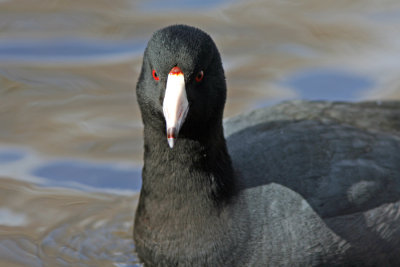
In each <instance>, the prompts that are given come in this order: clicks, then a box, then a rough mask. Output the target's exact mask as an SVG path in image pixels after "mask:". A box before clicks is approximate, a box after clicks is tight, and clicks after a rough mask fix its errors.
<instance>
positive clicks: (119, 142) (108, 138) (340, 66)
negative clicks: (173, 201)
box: [0, 0, 400, 266]
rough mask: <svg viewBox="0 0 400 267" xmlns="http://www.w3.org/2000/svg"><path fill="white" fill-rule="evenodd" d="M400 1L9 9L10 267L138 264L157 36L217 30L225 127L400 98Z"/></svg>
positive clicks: (2, 75) (0, 230)
mask: <svg viewBox="0 0 400 267" xmlns="http://www.w3.org/2000/svg"><path fill="white" fill-rule="evenodd" d="M399 11H400V3H398V1H394V0H387V1H384V2H382V3H381V4H380V6H379V8H376V3H375V1H372V0H362V1H361V0H356V1H347V0H344V1H339V2H338V1H335V2H326V1H316V0H308V1H301V2H296V1H278V0H277V1H256V0H254V1H253V0H252V1H242V2H240V1H234V2H229V1H213V2H212V3H211V1H205V2H204V1H202V2H201V1H180V0H179V1H172V2H171V1H168V2H164V1H158V0H154V1H135V0H133V1H131V0H129V1H128V0H115V1H112V3H111V2H110V1H103V0H82V1H79V3H72V2H70V1H56V2H55V1H47V0H45V1H39V2H37V1H28V0H20V1H0V28H1V29H2V30H1V33H0V96H1V98H0V99H1V102H0V144H2V145H0V177H4V178H0V191H1V192H0V200H1V201H0V265H1V266H42V265H46V266H71V265H72V266H134V265H135V264H136V258H135V255H134V252H133V250H134V244H133V243H132V240H131V232H132V222H133V214H134V209H135V204H136V198H137V192H138V189H139V188H140V183H141V181H140V167H138V166H140V165H141V162H142V159H141V158H142V137H141V134H142V126H141V119H140V114H139V109H138V107H137V105H136V100H135V93H134V88H135V83H136V80H137V77H138V73H139V70H140V64H141V55H142V52H143V49H144V47H145V44H146V41H147V40H148V39H149V37H150V36H151V33H152V32H153V31H154V30H156V29H158V28H160V27H163V26H166V25H169V24H174V23H187V24H191V25H195V26H198V27H200V28H202V29H204V30H206V31H207V32H209V33H210V34H211V35H212V37H213V38H214V40H215V41H216V43H217V45H218V47H219V48H220V51H221V54H222V58H223V63H224V67H225V69H226V76H227V82H228V99H227V106H226V112H225V116H231V115H233V114H236V113H239V112H242V111H244V110H248V109H252V108H254V107H259V106H265V105H270V104H273V103H276V102H278V101H282V100H285V99H294V98H306V99H327V100H342V101H357V100H362V99H371V98H372V99H400V90H399V86H398V84H399V83H400V78H399V77H400V73H399V72H400V66H399V61H398V57H397V55H398V54H399V53H400V46H399V39H398V36H400V34H399V33H400V27H399V26H400V25H399V24H400V20H399V19H398V16H397V15H398V14H399Z"/></svg>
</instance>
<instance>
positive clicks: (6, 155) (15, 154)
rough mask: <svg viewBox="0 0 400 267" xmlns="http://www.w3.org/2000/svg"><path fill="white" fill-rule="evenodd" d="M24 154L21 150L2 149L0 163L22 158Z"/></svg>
mask: <svg viewBox="0 0 400 267" xmlns="http://www.w3.org/2000/svg"><path fill="white" fill-rule="evenodd" d="M24 156H25V154H24V153H23V152H22V151H15V150H3V151H0V164H4V163H11V162H15V161H19V160H21V159H23V158H24Z"/></svg>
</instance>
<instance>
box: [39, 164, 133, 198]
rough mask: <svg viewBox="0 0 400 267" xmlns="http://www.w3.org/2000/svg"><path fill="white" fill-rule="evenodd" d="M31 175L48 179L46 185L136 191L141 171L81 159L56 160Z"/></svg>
mask: <svg viewBox="0 0 400 267" xmlns="http://www.w3.org/2000/svg"><path fill="white" fill-rule="evenodd" d="M32 174H33V175H35V176H38V177H43V178H46V179H48V183H47V184H46V185H49V186H54V185H56V186H65V187H74V188H79V186H78V185H77V184H81V185H83V186H89V187H92V188H98V189H117V190H133V191H138V190H139V189H140V187H141V171H140V169H136V168H129V169H128V168H124V169H121V168H116V167H115V166H113V165H111V164H93V163H85V162H81V161H58V162H54V163H49V164H47V165H44V166H42V167H39V168H37V169H35V170H34V171H33V172H32Z"/></svg>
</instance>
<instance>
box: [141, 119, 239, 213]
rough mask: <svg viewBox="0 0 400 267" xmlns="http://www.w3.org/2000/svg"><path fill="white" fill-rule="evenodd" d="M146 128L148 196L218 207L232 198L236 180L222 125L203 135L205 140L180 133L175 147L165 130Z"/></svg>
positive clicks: (172, 202)
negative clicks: (171, 145)
mask: <svg viewBox="0 0 400 267" xmlns="http://www.w3.org/2000/svg"><path fill="white" fill-rule="evenodd" d="M208 130H209V129H208ZM144 131H145V134H144V136H145V140H144V147H145V152H144V168H143V173H142V177H143V185H142V191H144V192H146V197H147V198H148V199H154V200H156V201H157V202H164V203H169V205H171V207H170V208H174V206H180V205H182V204H183V203H184V204H185V205H186V204H189V203H188V202H193V203H191V204H193V205H194V206H193V207H195V206H196V205H195V204H196V203H197V204H199V205H204V204H206V203H207V205H215V206H216V207H218V206H220V205H223V203H224V202H225V201H229V199H230V197H232V194H234V191H235V184H234V179H233V168H232V164H231V159H230V157H229V154H228V152H227V148H226V143H225V139H224V136H223V130H222V126H221V127H218V128H217V129H215V130H214V131H212V134H209V135H210V136H204V135H201V136H202V140H199V139H195V138H191V137H188V136H184V135H183V136H182V135H181V136H179V138H178V139H177V141H176V144H175V146H174V147H173V148H170V147H169V146H168V142H167V138H166V135H165V131H159V130H158V129H154V128H152V127H146V126H145V129H144ZM205 132H210V131H205ZM158 204H159V203H158Z"/></svg>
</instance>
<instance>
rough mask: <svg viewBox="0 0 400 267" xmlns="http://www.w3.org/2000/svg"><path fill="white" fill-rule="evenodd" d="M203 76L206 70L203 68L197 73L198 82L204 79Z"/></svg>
mask: <svg viewBox="0 0 400 267" xmlns="http://www.w3.org/2000/svg"><path fill="white" fill-rule="evenodd" d="M203 77H204V72H203V71H202V70H201V71H199V73H197V75H196V82H200V81H201V80H203Z"/></svg>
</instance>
